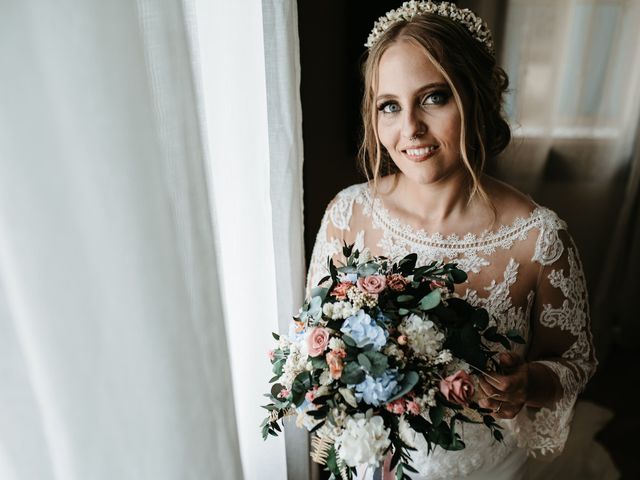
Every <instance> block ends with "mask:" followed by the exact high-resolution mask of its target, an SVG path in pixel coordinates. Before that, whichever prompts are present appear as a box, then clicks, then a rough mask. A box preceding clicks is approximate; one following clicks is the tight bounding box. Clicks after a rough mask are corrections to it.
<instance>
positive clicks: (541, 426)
mask: <svg viewBox="0 0 640 480" xmlns="http://www.w3.org/2000/svg"><path fill="white" fill-rule="evenodd" d="M354 203H356V204H358V205H361V206H362V211H363V214H364V215H365V216H367V217H369V218H370V219H371V226H372V227H373V228H374V229H378V230H381V234H382V237H381V240H380V241H379V242H378V247H380V249H381V251H382V252H384V255H386V256H387V257H389V258H400V257H402V256H404V255H406V254H408V253H410V252H415V253H417V254H418V262H419V263H423V264H426V263H428V262H430V261H433V260H439V261H442V260H445V259H446V260H449V261H451V260H455V261H456V262H458V264H459V265H460V267H461V268H463V269H465V270H467V271H470V272H474V273H479V272H481V270H482V269H483V267H486V266H489V265H490V262H489V260H488V257H489V256H490V255H491V254H493V253H495V252H496V251H497V250H498V249H504V250H508V249H510V248H511V247H512V246H513V245H514V243H515V242H518V241H520V240H525V239H526V238H527V236H528V234H529V232H530V231H531V230H532V229H536V228H537V229H538V230H539V232H540V233H539V234H538V237H537V239H536V243H535V251H534V253H533V255H532V261H535V262H538V263H540V264H541V265H551V264H553V263H554V262H555V261H557V260H558V259H559V258H560V257H561V256H562V254H563V253H564V252H565V247H564V245H563V242H562V239H561V238H560V236H559V231H560V230H563V229H566V224H565V223H564V222H563V221H562V220H560V219H559V218H558V217H557V215H556V214H555V213H554V212H552V211H551V210H548V209H546V208H544V207H536V208H535V209H534V211H533V212H531V214H530V215H529V216H528V217H527V218H518V219H516V221H515V222H514V223H513V224H512V225H509V226H501V227H500V228H499V229H498V230H497V231H493V232H490V231H485V232H483V233H482V234H480V235H475V234H472V233H469V234H466V235H464V236H463V237H462V238H460V237H459V236H458V235H455V234H453V235H448V236H447V237H446V238H445V237H443V236H442V235H441V234H439V233H435V234H432V235H429V234H427V233H426V232H425V231H424V230H417V229H414V228H413V227H411V226H410V225H406V224H403V223H401V222H400V220H399V219H394V218H392V217H391V216H390V214H389V212H388V211H387V210H386V209H385V208H384V206H383V205H382V202H381V200H380V199H373V198H372V197H371V195H370V193H369V189H368V187H367V185H366V184H360V185H353V186H351V187H349V188H347V189H345V190H343V191H342V192H340V193H339V194H338V195H337V197H336V199H335V201H334V202H333V203H332V205H331V206H330V208H329V209H328V210H327V213H326V215H325V217H324V218H323V224H322V225H321V228H320V231H319V232H318V237H317V240H316V246H315V248H314V253H313V257H312V263H311V266H310V269H309V280H312V279H313V278H315V281H316V282H317V280H319V279H320V278H321V277H322V276H324V275H326V272H325V270H326V259H327V257H329V256H334V255H336V254H337V253H339V252H340V250H341V248H342V242H341V240H340V239H336V238H328V237H327V233H328V232H327V225H328V223H329V222H331V223H332V224H333V226H334V227H336V228H337V229H339V230H341V231H349V230H350V228H349V224H350V221H351V217H352V215H353V205H354ZM364 240H365V231H364V230H361V231H358V232H357V233H356V235H355V242H356V246H357V247H358V248H362V247H363V246H364V244H365V242H364ZM567 254H568V262H569V276H568V277H565V276H564V272H563V271H562V270H558V271H552V272H551V273H550V274H549V276H548V281H549V282H550V284H551V286H552V287H554V288H556V289H559V290H560V291H561V292H562V294H563V295H564V299H563V302H562V304H561V306H557V305H543V311H542V314H541V317H540V319H539V321H540V322H541V323H542V325H543V326H545V327H548V328H558V329H560V330H565V331H567V332H570V333H572V334H573V335H575V336H576V340H575V342H574V343H573V344H571V345H570V346H569V347H568V348H567V350H565V352H564V353H563V355H562V359H558V361H555V360H552V361H540V363H542V364H544V365H547V366H548V367H549V368H550V369H551V370H552V371H553V372H554V373H555V374H556V375H557V376H558V378H559V380H560V383H561V385H562V386H563V389H564V395H563V396H562V398H561V399H560V400H559V401H558V402H557V403H556V405H555V406H554V408H552V409H550V408H542V409H530V408H527V409H523V410H522V411H521V413H520V414H519V415H518V417H517V418H516V419H515V420H513V421H505V422H504V425H505V431H504V433H505V443H504V444H502V445H504V448H505V449H506V450H505V451H506V452H507V453H508V452H509V451H511V450H512V448H513V446H514V445H515V442H516V441H517V443H518V445H519V446H520V447H523V448H526V449H527V450H528V451H529V453H531V454H533V455H535V454H536V453H541V454H547V453H557V452H559V451H560V450H561V449H562V447H563V445H564V442H565V440H566V437H567V435H568V425H569V422H570V419H571V416H572V407H573V403H574V401H575V397H576V395H577V393H578V392H579V391H580V390H581V389H582V388H583V386H584V384H585V382H586V380H587V379H588V378H589V376H590V374H591V373H592V371H593V368H594V361H593V359H592V357H591V358H588V357H589V355H590V352H591V351H592V345H591V337H590V334H589V333H588V330H587V323H588V310H587V299H586V289H585V283H584V277H583V274H582V270H581V266H580V264H579V260H578V259H577V256H576V255H575V253H574V251H573V250H572V249H570V248H569V249H567ZM519 266H520V265H519V264H518V262H516V261H515V260H514V259H513V258H511V259H510V260H509V262H508V264H507V266H506V268H505V271H504V274H503V280H502V281H501V282H496V281H495V280H493V281H492V282H491V283H490V284H489V285H488V286H486V287H484V288H483V289H484V290H485V291H486V292H488V295H487V297H486V298H485V297H481V296H479V295H478V292H477V291H476V290H472V289H467V291H466V292H465V294H464V296H463V298H466V299H467V300H468V301H469V302H471V303H472V304H474V305H482V306H484V307H485V308H487V310H488V311H489V312H490V313H491V314H492V316H493V317H494V318H496V319H497V321H498V324H499V327H500V328H501V329H503V328H505V329H515V330H519V331H521V332H522V334H523V336H524V338H525V339H528V336H529V329H530V324H529V319H530V318H531V312H532V308H533V304H534V299H535V296H536V294H535V292H534V291H529V293H528V294H527V297H526V305H524V306H514V305H513V302H512V298H511V287H512V286H513V285H514V284H515V283H516V282H517V278H518V269H519ZM471 427H473V426H471ZM465 433H466V435H469V437H468V440H469V444H472V445H474V444H475V445H477V446H478V448H477V451H476V449H466V450H465V454H464V455H462V456H458V455H456V452H446V454H444V455H438V454H437V452H436V453H435V454H432V455H431V456H429V455H426V453H425V452H426V450H425V451H424V452H423V451H421V449H420V448H419V450H418V451H417V452H414V454H413V455H412V456H413V457H414V461H416V466H417V467H418V469H419V470H420V471H421V473H422V474H427V473H428V474H429V475H435V474H436V473H437V474H438V475H440V476H434V477H433V478H452V477H453V478H455V477H458V476H460V475H464V474H466V473H468V472H471V471H474V470H477V469H478V468H480V466H482V465H484V466H488V465H489V463H490V464H494V461H493V460H487V458H486V457H487V455H486V447H485V446H483V445H482V442H479V443H477V442H476V441H475V440H474V439H473V437H474V436H475V433H474V431H473V428H470V429H468V431H467V432H465ZM491 448H492V454H491V455H492V456H493V455H494V454H495V455H496V457H500V458H503V454H505V453H504V452H503V450H502V448H503V447H500V451H498V450H494V449H495V445H492V447H491ZM420 460H423V461H422V462H421V461H420ZM496 461H497V460H496ZM443 467H446V468H443ZM429 478H432V477H431V476H429Z"/></svg>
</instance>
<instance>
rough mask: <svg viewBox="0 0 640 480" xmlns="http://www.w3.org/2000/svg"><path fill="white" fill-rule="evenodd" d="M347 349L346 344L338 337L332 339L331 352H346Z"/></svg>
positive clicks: (330, 343)
mask: <svg viewBox="0 0 640 480" xmlns="http://www.w3.org/2000/svg"><path fill="white" fill-rule="evenodd" d="M345 348H346V345H345V344H344V342H343V341H342V339H340V338H338V337H331V340H329V349H330V350H344V349H345Z"/></svg>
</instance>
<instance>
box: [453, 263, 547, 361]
mask: <svg viewBox="0 0 640 480" xmlns="http://www.w3.org/2000/svg"><path fill="white" fill-rule="evenodd" d="M519 266H520V265H519V264H518V262H516V261H515V260H514V259H513V258H511V259H510V260H509V263H508V264H507V267H506V268H505V271H504V275H503V277H504V280H503V281H502V282H500V283H496V281H495V280H492V281H491V284H490V285H489V286H487V287H484V289H485V290H486V291H487V292H489V296H488V297H486V298H484V297H480V296H478V292H477V291H476V290H473V289H469V288H467V290H466V292H465V293H464V295H462V298H463V299H465V300H467V301H468V302H469V303H471V304H472V305H475V306H481V307H484V308H486V309H487V311H488V312H489V313H490V315H491V317H492V318H497V319H498V322H499V324H498V328H499V329H500V330H501V331H508V330H516V331H518V332H520V334H521V336H522V337H523V338H527V337H528V336H529V322H528V321H527V319H528V318H529V316H530V314H531V307H532V306H533V299H534V298H535V293H534V292H533V291H530V292H529V293H528V295H527V305H526V308H525V309H524V310H523V308H522V307H515V306H514V305H513V303H512V301H511V292H510V288H511V286H512V285H513V284H515V283H516V281H517V279H518V267H519ZM496 348H498V349H500V350H502V349H503V348H504V347H502V346H501V345H496Z"/></svg>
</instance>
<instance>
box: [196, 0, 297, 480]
mask: <svg viewBox="0 0 640 480" xmlns="http://www.w3.org/2000/svg"><path fill="white" fill-rule="evenodd" d="M193 4H194V6H195V8H194V12H193V14H192V17H193V19H195V25H194V29H193V32H195V35H194V39H193V42H194V44H195V45H196V47H195V50H198V51H199V60H198V70H199V72H200V77H199V80H198V85H199V89H200V91H201V95H202V98H203V99H204V109H203V112H202V115H203V118H204V119H205V122H204V124H206V131H205V133H204V137H205V138H206V140H207V142H206V143H207V146H208V150H209V158H210V170H211V172H210V173H211V183H212V185H213V189H212V190H213V196H212V199H211V201H212V204H213V205H214V214H215V223H216V225H217V229H216V232H217V237H218V239H219V241H218V242H217V243H218V246H219V248H218V252H219V258H220V262H221V270H222V277H221V278H222V279H223V280H222V287H223V297H224V308H225V312H226V318H227V334H228V342H229V349H230V357H231V365H232V374H233V380H234V382H233V387H234V396H235V402H236V412H237V421H238V432H239V438H240V453H241V456H242V465H243V470H244V474H245V478H247V479H255V480H260V479H264V478H274V479H276V478H278V479H282V478H286V476H287V473H288V474H289V478H304V476H305V474H304V469H305V467H304V465H306V463H307V462H308V457H307V455H306V451H304V449H303V452H302V453H301V454H300V455H298V458H297V461H296V462H294V463H291V464H290V465H289V471H287V463H286V458H285V448H284V441H283V440H284V439H283V438H282V436H281V437H278V438H273V437H271V438H269V440H268V441H267V442H264V441H263V440H262V438H261V436H260V431H259V428H258V426H259V424H260V422H261V421H262V419H263V418H264V417H265V416H266V413H267V412H266V410H264V409H261V408H259V405H265V404H266V403H268V401H267V399H266V398H265V397H264V396H263V394H264V393H266V392H267V391H268V390H269V384H268V383H267V381H268V380H269V378H271V376H272V373H271V365H270V363H269V361H268V360H267V351H268V350H269V349H271V348H273V345H274V341H273V339H272V337H271V332H277V331H278V330H280V331H283V332H286V326H287V324H288V323H289V321H290V319H291V315H292V314H293V313H296V311H297V308H298V307H299V306H300V304H301V300H302V292H303V283H304V263H303V262H304V257H303V252H302V186H301V184H302V174H301V166H302V149H301V118H300V117H301V114H300V102H299V95H298V91H299V86H298V84H299V61H298V52H297V48H298V47H297V23H296V22H297V17H296V9H295V2H293V1H291V0H280V1H264V2H261V1H259V0H252V1H244V2H225V3H222V2H213V3H212V2H210V1H207V0H195V1H194V2H193ZM231 47H232V48H231ZM238 52H241V53H238ZM304 439H305V440H306V435H305V436H304ZM293 448H294V451H296V452H297V451H299V447H298V449H296V448H295V447H293ZM300 462H303V465H300ZM295 472H303V473H302V474H301V475H300V476H297V477H296V476H295V475H298V473H295Z"/></svg>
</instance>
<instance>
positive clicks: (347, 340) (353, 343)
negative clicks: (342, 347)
mask: <svg viewBox="0 0 640 480" xmlns="http://www.w3.org/2000/svg"><path fill="white" fill-rule="evenodd" d="M342 341H343V342H344V343H345V344H346V345H348V346H350V347H355V346H356V345H357V344H356V341H355V340H354V339H353V338H351V337H350V336H349V335H343V336H342Z"/></svg>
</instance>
